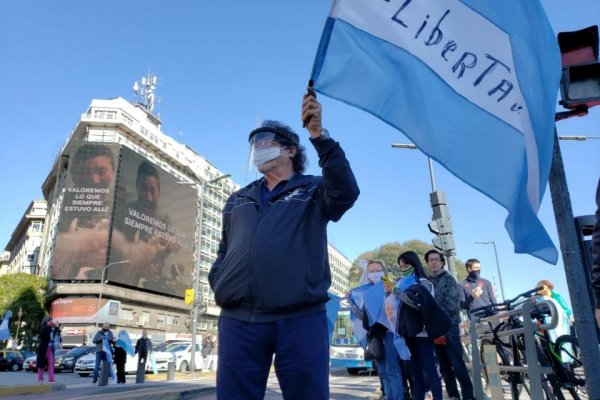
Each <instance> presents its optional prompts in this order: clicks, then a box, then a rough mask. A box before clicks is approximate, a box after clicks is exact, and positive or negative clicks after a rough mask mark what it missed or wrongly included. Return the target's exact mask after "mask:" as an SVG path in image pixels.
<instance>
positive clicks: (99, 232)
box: [52, 142, 118, 280]
mask: <svg viewBox="0 0 600 400" xmlns="http://www.w3.org/2000/svg"><path fill="white" fill-rule="evenodd" d="M117 156H118V147H117V146H115V145H107V144H102V143H91V142H88V143H84V144H82V145H80V146H79V147H77V148H76V149H75V150H74V152H73V153H72V155H71V156H70V157H69V166H68V171H69V174H68V178H67V183H66V186H65V196H64V200H63V203H62V206H61V212H60V216H59V218H60V220H59V222H58V233H57V235H56V239H55V247H54V257H53V262H52V277H53V279H69V280H72V279H89V273H90V271H95V270H98V269H100V268H101V267H103V266H104V265H105V264H106V260H107V248H108V238H109V229H110V217H111V213H112V205H113V200H114V186H115V178H116V171H117V169H116V162H115V160H116V159H117Z"/></svg>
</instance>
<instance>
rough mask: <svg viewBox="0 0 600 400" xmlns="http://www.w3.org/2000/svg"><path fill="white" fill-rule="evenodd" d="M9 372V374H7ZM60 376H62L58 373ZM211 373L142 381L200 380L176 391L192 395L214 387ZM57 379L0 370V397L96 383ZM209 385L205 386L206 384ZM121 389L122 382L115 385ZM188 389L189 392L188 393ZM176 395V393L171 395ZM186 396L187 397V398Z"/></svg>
mask: <svg viewBox="0 0 600 400" xmlns="http://www.w3.org/2000/svg"><path fill="white" fill-rule="evenodd" d="M9 374H10V375H9ZM61 375H62V376H61ZM215 378H216V374H215V372H200V371H197V372H194V373H193V374H192V373H175V379H174V380H173V381H170V382H169V381H167V375H166V374H164V373H163V374H157V375H154V374H148V375H146V382H147V383H148V384H150V385H154V384H160V383H167V382H169V383H193V382H194V381H197V382H201V381H204V382H205V383H206V385H204V386H203V387H202V388H198V389H195V388H191V389H190V388H188V389H184V390H183V391H182V392H181V393H180V394H183V392H185V395H186V396H189V395H192V396H195V395H196V394H199V393H195V392H198V391H200V389H202V393H203V394H204V393H206V392H207V389H210V390H208V391H209V392H210V391H211V390H214V387H215ZM57 380H59V381H62V382H54V383H49V382H47V381H45V382H44V383H43V384H39V383H37V374H32V373H27V372H18V373H0V398H5V397H11V396H17V395H38V396H39V395H41V394H45V393H52V392H58V391H63V390H68V389H86V388H87V389H89V388H94V387H97V384H94V383H92V381H91V378H80V377H78V376H73V375H71V374H69V375H67V374H65V375H63V374H57ZM127 381H128V382H127V383H128V385H127V389H128V390H131V385H135V375H128V376H127ZM108 386H109V387H113V386H116V385H114V384H113V383H112V382H109V385H108ZM138 386H139V387H138V389H142V388H144V387H146V386H145V385H138ZM207 386H209V387H207ZM119 387H123V388H124V389H125V385H123V386H119ZM188 392H189V393H188ZM175 398H177V396H176V397H175ZM188 398H189V397H188Z"/></svg>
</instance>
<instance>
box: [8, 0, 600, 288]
mask: <svg viewBox="0 0 600 400" xmlns="http://www.w3.org/2000/svg"><path fill="white" fill-rule="evenodd" d="M542 3H543V5H544V7H545V9H546V12H547V14H548V18H549V20H550V22H551V24H552V26H553V28H554V30H555V32H560V31H570V30H578V29H582V28H585V27H587V26H590V25H593V24H598V22H600V21H599V20H600V2H599V1H598V0H578V1H574V2H565V1H559V0H542ZM329 7H330V2H329V1H323V0H303V1H285V2H284V1H280V0H260V1H258V0H257V1H252V2H250V1H229V2H224V1H221V2H208V1H191V0H188V1H178V2H164V1H158V0H145V1H138V0H129V1H115V0H113V1H105V2H102V3H97V2H82V1H75V0H65V1H61V2H58V3H56V2H47V1H39V0H38V1H30V0H27V1H9V0H0V38H1V40H0V151H1V153H2V158H1V160H2V168H1V169H0V185H1V188H2V195H1V199H2V200H1V207H0V244H1V245H2V246H5V245H6V244H7V243H8V241H9V239H10V235H11V233H12V231H13V229H14V228H15V225H16V224H17V223H18V221H19V219H20V218H21V216H22V215H23V213H24V211H25V210H26V208H27V206H28V204H29V202H30V201H31V200H33V199H39V198H42V197H43V196H42V193H41V190H40V187H41V185H42V183H43V182H44V179H45V178H46V176H47V175H48V172H49V169H50V167H51V165H52V161H53V160H54V158H55V157H56V155H57V152H58V151H59V149H60V147H61V146H62V144H63V143H64V141H65V139H66V138H67V136H68V135H69V133H70V131H71V129H72V128H73V126H74V124H75V123H76V122H77V120H78V119H79V116H80V114H81V113H83V112H84V111H85V110H86V108H87V107H88V105H89V104H90V102H91V100H92V99H94V98H113V97H117V96H121V97H124V98H126V99H128V100H131V99H132V98H133V94H132V91H131V87H132V85H133V83H134V81H135V80H139V78H140V77H141V76H143V75H145V74H146V73H147V71H148V70H149V69H151V70H152V71H154V72H155V73H156V74H157V76H158V78H159V80H158V88H157V95H158V96H159V97H160V98H161V102H160V104H158V105H157V108H156V110H157V111H158V112H159V113H160V117H161V119H162V121H163V123H164V125H163V131H164V132H165V133H166V134H168V135H170V136H172V137H174V138H175V139H177V140H179V141H181V142H184V143H186V144H188V145H190V146H191V147H192V148H194V149H195V150H196V151H197V152H199V153H201V154H202V155H204V156H205V157H206V158H207V159H208V160H210V161H211V162H212V163H213V164H214V165H216V166H217V167H218V168H219V169H221V170H222V171H224V172H226V173H231V174H232V177H233V179H234V180H235V181H236V182H238V183H239V184H241V185H244V184H246V183H248V182H250V181H251V179H252V176H250V175H248V176H246V175H245V164H246V160H247V154H248V146H247V133H248V132H249V131H250V130H252V129H253V128H254V127H255V125H256V121H257V119H259V120H262V119H265V118H269V119H278V120H281V121H284V122H286V123H288V124H290V125H291V126H292V127H293V128H294V129H296V130H297V131H298V132H299V133H300V134H301V136H302V137H303V138H304V139H303V140H304V142H305V144H308V140H307V139H306V138H307V137H308V133H307V132H306V131H304V130H303V129H302V127H301V121H300V117H299V115H300V102H301V97H302V94H303V93H304V91H305V87H306V83H307V80H308V78H309V75H310V71H311V67H312V63H313V58H314V54H315V51H316V47H317V44H318V42H319V38H320V36H321V31H322V27H323V23H324V21H325V18H326V16H327V14H328V12H329ZM319 100H320V101H321V102H322V105H323V110H324V111H323V117H324V125H325V126H326V127H327V128H328V129H329V131H330V133H331V135H332V136H333V137H335V138H336V139H338V140H339V141H340V142H341V144H342V146H343V148H344V149H345V150H346V152H347V155H348V158H349V159H350V162H351V164H352V166H353V168H354V171H355V173H356V176H357V179H358V182H359V186H360V188H361V191H362V193H361V196H360V198H359V200H358V202H357V203H356V205H355V207H354V208H353V209H352V210H351V211H349V212H348V213H347V214H346V215H345V216H344V218H343V219H342V220H341V222H339V223H337V224H331V225H330V228H329V240H330V242H331V243H332V244H334V245H335V246H336V247H337V248H338V249H339V250H340V251H342V252H343V253H344V254H345V255H346V256H348V257H349V258H350V259H351V260H354V259H355V258H356V257H357V256H358V255H359V254H360V253H362V252H363V251H367V250H372V249H374V248H376V247H378V246H380V245H382V244H384V243H386V242H390V241H405V240H410V239H420V240H423V241H426V242H429V241H430V240H431V236H432V235H431V234H430V232H429V231H428V229H427V223H428V222H429V221H430V219H431V208H430V206H429V192H430V190H431V187H430V179H429V170H428V167H427V158H426V157H425V156H424V155H423V154H422V153H420V152H419V151H415V150H399V149H392V148H391V147H390V144H391V143H394V142H396V143H406V142H408V139H407V138H406V137H405V136H404V135H402V134H401V133H400V132H398V131H396V130H395V129H393V128H391V127H390V126H388V125H386V124H384V123H383V122H380V121H379V120H377V119H376V118H374V117H372V116H370V115H368V114H367V113H364V112H362V111H359V110H358V109H354V108H352V107H349V106H347V105H345V104H342V103H340V102H337V101H334V100H331V99H328V98H325V97H323V96H320V97H319ZM415 100H416V101H426V99H415ZM557 109H560V108H557ZM558 130H559V134H560V135H587V136H600V107H597V108H596V109H591V110H590V115H588V116H587V117H584V118H573V119H570V120H567V121H563V122H560V123H559V124H558ZM561 149H562V152H563V158H564V164H565V169H566V174H567V180H568V184H569V190H570V195H571V201H572V203H573V212H574V214H575V215H586V214H592V213H593V212H594V207H595V205H594V195H595V189H596V183H597V182H598V176H599V174H600V157H598V154H599V153H600V151H599V150H600V140H588V141H585V142H566V141H563V142H562V143H561ZM308 150H309V151H308V153H309V156H310V157H309V160H310V168H309V171H308V172H309V173H313V174H319V173H320V171H319V169H318V165H317V160H316V157H315V153H314V150H313V149H312V148H311V147H310V145H309V147H308ZM490 156H493V155H490ZM465 157H468V154H465ZM481 167H482V168H485V166H484V165H483V166H481ZM435 175H436V183H437V187H438V190H443V191H445V192H446V194H447V198H448V201H449V207H450V213H451V215H452V219H453V227H454V230H455V241H456V247H457V257H458V258H460V259H462V260H463V261H465V260H466V259H468V258H472V257H475V258H478V259H480V260H481V262H482V268H483V272H482V275H483V276H484V277H487V278H492V277H496V276H497V273H496V272H495V271H496V265H495V264H496V263H495V259H494V251H493V247H492V246H491V245H488V246H486V245H477V244H474V241H491V240H494V241H496V243H497V248H498V253H499V254H498V256H499V261H500V267H501V271H502V279H503V281H504V286H505V291H506V293H507V295H509V296H510V295H515V294H517V293H519V292H521V291H524V290H527V289H529V288H531V287H533V286H534V285H535V283H536V282H537V281H538V280H539V279H543V278H545V279H550V280H551V281H553V282H555V284H556V289H557V290H558V291H559V292H562V293H563V294H566V293H567V286H566V282H565V277H564V269H563V264H562V259H560V260H559V263H558V265H556V266H553V265H550V264H546V263H544V262H542V261H539V260H538V259H536V258H534V257H531V256H529V255H517V254H514V252H513V245H512V242H511V241H510V239H509V237H508V234H507V233H506V231H505V229H504V219H505V218H506V214H507V213H506V211H505V210H504V209H503V208H502V207H500V206H499V205H497V204H495V203H493V202H492V201H491V200H489V199H488V198H487V197H485V196H484V195H482V194H480V193H479V192H477V191H475V190H473V189H471V188H470V187H468V186H467V185H466V184H464V183H462V182H461V181H460V180H458V179H457V178H455V177H454V176H453V175H451V174H449V173H448V172H446V171H445V170H443V168H442V167H441V166H439V165H436V166H435ZM539 215H540V219H541V220H542V222H543V224H544V226H545V227H546V229H547V230H548V232H549V234H550V236H551V237H552V239H553V240H554V243H555V245H556V246H559V242H558V236H557V232H556V224H555V220H554V213H553V210H552V203H551V200H550V193H549V190H547V192H546V195H545V197H544V201H543V204H542V207H541V210H540V214H539ZM496 280H497V277H496Z"/></svg>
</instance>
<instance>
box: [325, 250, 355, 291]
mask: <svg viewBox="0 0 600 400" xmlns="http://www.w3.org/2000/svg"><path fill="white" fill-rule="evenodd" d="M327 251H328V253H329V267H330V269H331V288H330V289H329V290H330V291H331V292H332V293H334V294H336V295H338V296H344V295H345V294H346V293H348V291H349V290H350V288H349V286H348V276H349V275H350V268H352V261H350V260H349V259H348V258H347V257H346V256H345V255H343V254H342V253H341V252H340V251H339V250H338V249H336V248H335V247H334V246H332V245H331V244H329V245H328V246H327Z"/></svg>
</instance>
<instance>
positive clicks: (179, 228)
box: [107, 147, 196, 297]
mask: <svg viewBox="0 0 600 400" xmlns="http://www.w3.org/2000/svg"><path fill="white" fill-rule="evenodd" d="M195 221H196V191H195V190H194V189H193V188H192V187H190V186H188V185H182V184H179V183H178V180H177V179H175V178H174V177H173V176H172V175H170V174H169V173H167V172H166V171H164V170H162V169H161V168H159V167H158V166H156V165H154V164H152V163H150V162H149V161H148V160H146V159H145V158H144V157H143V156H141V155H139V154H136V153H135V152H133V151H131V150H129V149H128V148H125V147H123V148H121V157H120V164H119V172H118V179H117V189H116V198H115V205H114V216H113V220H112V235H111V242H110V254H109V258H108V263H109V264H111V263H115V264H114V265H112V266H110V267H109V268H108V270H107V277H108V280H110V281H112V282H116V283H120V284H123V285H127V286H133V287H137V288H141V289H146V290H149V291H154V292H159V293H165V294H169V295H173V296H178V297H183V296H184V291H185V289H186V288H189V287H190V285H191V277H192V265H193V253H194V230H195V227H196V224H195ZM119 262H123V263H121V264H117V263H119Z"/></svg>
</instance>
